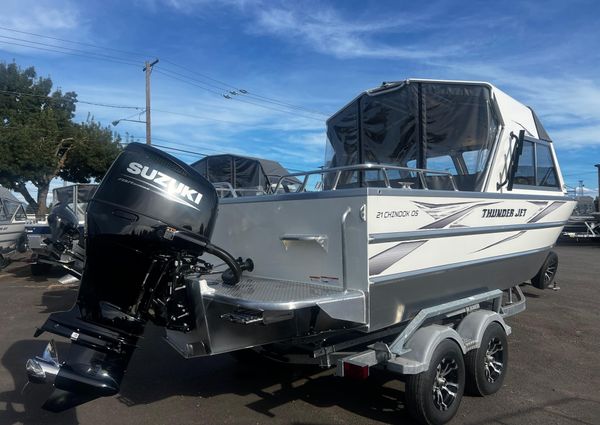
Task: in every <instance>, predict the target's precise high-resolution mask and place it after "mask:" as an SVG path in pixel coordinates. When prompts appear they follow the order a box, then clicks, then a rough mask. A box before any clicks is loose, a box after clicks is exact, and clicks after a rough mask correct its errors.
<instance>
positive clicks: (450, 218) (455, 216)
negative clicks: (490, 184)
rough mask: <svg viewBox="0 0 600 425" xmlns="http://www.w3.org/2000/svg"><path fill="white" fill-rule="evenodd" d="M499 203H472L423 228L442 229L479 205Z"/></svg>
mask: <svg viewBox="0 0 600 425" xmlns="http://www.w3.org/2000/svg"><path fill="white" fill-rule="evenodd" d="M497 203H498V202H482V203H479V204H475V205H471V206H470V207H467V208H464V209H462V210H460V211H457V212H455V213H454V214H450V215H449V216H448V217H445V218H442V219H440V220H436V221H434V222H433V223H430V224H428V225H427V226H423V227H421V229H441V228H443V227H446V226H447V225H449V224H451V223H452V222H454V221H456V220H458V219H460V218H462V217H464V216H465V215H467V214H468V213H470V212H471V211H473V209H475V208H477V207H483V206H486V205H492V204H497Z"/></svg>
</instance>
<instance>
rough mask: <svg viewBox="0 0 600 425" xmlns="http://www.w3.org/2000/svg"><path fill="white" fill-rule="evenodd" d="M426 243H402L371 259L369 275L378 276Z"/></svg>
mask: <svg viewBox="0 0 600 425" xmlns="http://www.w3.org/2000/svg"><path fill="white" fill-rule="evenodd" d="M425 242H427V241H426V240H424V241H414V242H402V243H399V244H398V245H394V246H393V247H391V248H389V249H386V250H385V251H383V252H380V253H379V254H377V255H375V256H373V257H371V258H369V275H371V276H372V275H377V274H380V273H382V272H383V271H385V270H386V269H388V268H389V267H390V266H392V265H393V264H396V263H397V262H398V261H400V260H401V259H402V258H404V257H406V256H407V255H408V254H410V253H411V252H413V251H414V250H415V249H417V248H418V247H420V246H421V245H423V244H424V243H425Z"/></svg>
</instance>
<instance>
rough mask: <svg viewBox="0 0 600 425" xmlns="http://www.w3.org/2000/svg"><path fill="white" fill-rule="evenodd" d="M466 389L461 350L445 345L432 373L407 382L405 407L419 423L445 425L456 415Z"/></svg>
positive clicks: (431, 365) (449, 343) (436, 354)
mask: <svg viewBox="0 0 600 425" xmlns="http://www.w3.org/2000/svg"><path fill="white" fill-rule="evenodd" d="M464 389H465V364H464V360H463V354H462V351H461V350H460V347H459V346H458V345H457V344H456V343H455V342H454V341H452V340H449V339H446V340H444V341H442V342H441V343H440V344H439V345H438V346H437V348H436V349H435V351H434V352H433V355H432V356H431V361H430V363H429V369H428V370H427V371H425V372H421V373H419V374H416V375H408V376H407V378H406V406H407V408H408V411H409V413H410V414H411V416H413V417H414V418H415V419H416V420H418V421H419V422H420V423H423V424H427V425H439V424H445V423H447V422H448V421H450V419H452V417H454V415H455V414H456V412H457V410H458V407H459V405H460V401H461V399H462V396H463V393H464Z"/></svg>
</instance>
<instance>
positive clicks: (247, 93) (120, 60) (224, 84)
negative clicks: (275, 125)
mask: <svg viewBox="0 0 600 425" xmlns="http://www.w3.org/2000/svg"><path fill="white" fill-rule="evenodd" d="M0 30H4V31H10V32H14V33H18V34H25V35H30V36H34V37H41V38H46V39H50V40H55V41H62V42H65V43H71V44H77V45H81V46H87V47H92V48H95V49H101V50H109V51H113V52H118V53H123V54H126V55H130V56H131V55H133V56H138V57H142V56H143V55H142V54H140V53H138V52H132V51H127V50H122V49H115V48H112V47H107V46H100V45H98V44H93V43H84V42H80V41H74V40H69V39H65V38H59V37H52V36H48V35H43V34H37V33H33V32H28V31H22V30H17V29H14V28H8V27H4V26H0ZM0 37H2V38H8V39H13V40H17V41H24V42H27V43H35V44H40V45H45V46H49V47H54V48H58V49H67V50H72V51H78V52H84V53H85V54H88V55H89V54H91V55H94V56H84V57H92V58H94V59H100V57H105V59H106V60H110V61H113V62H114V61H118V63H123V64H125V65H132V66H138V65H137V64H134V63H133V62H131V61H128V60H127V59H125V58H122V57H116V56H109V55H102V54H99V53H93V52H88V51H84V50H81V49H73V48H68V47H63V46H57V45H51V44H47V43H40V42H35V41H31V40H26V39H19V38H16V37H8V36H0ZM3 42H4V41H3ZM4 43H7V44H15V45H20V44H17V43H9V42H4ZM20 46H23V45H20ZM23 47H30V48H37V47H35V46H23ZM38 49H40V50H49V49H43V48H38ZM50 51H52V50H50ZM61 53H66V52H61ZM79 56H82V55H79ZM96 56H100V57H96ZM145 56H148V55H144V57H145ZM150 56H156V55H150ZM163 62H166V63H169V64H170V65H172V66H174V67H177V68H179V69H182V70H184V71H186V72H188V73H190V74H193V75H197V76H199V77H201V78H204V79H206V80H209V81H213V82H215V83H218V84H219V85H220V86H222V87H218V86H215V85H214V84H210V83H206V82H204V81H202V83H203V84H207V85H210V86H213V87H217V88H218V89H220V90H223V89H225V88H227V89H225V90H229V88H232V89H234V90H235V92H236V95H237V94H241V95H244V96H247V97H251V98H255V99H256V100H259V101H263V102H268V103H271V104H276V105H279V106H284V107H287V108H292V109H298V110H303V111H305V112H308V113H312V114H317V115H324V116H328V114H325V113H323V112H321V111H314V110H311V109H308V108H305V107H303V106H298V105H294V104H292V103H288V102H284V101H282V100H279V99H274V98H272V97H268V96H263V95H260V94H258V93H254V92H252V91H248V90H244V89H240V88H239V87H238V86H235V85H232V84H230V83H227V82H224V81H222V80H218V79H216V78H213V77H211V76H208V75H206V74H202V73H200V72H198V71H195V70H191V69H189V68H187V67H185V66H182V65H179V64H177V63H175V62H173V61H170V60H168V59H163ZM170 72H173V73H175V74H178V73H176V72H175V71H172V70H171V71H170ZM179 75H181V76H184V75H183V74H179ZM184 77H186V78H191V77H188V76H184ZM196 81H198V80H196ZM230 93H231V92H230ZM220 94H222V93H220Z"/></svg>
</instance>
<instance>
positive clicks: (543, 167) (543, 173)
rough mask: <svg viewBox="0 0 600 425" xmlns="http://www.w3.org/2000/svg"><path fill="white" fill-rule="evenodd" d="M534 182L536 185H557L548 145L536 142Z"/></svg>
mask: <svg viewBox="0 0 600 425" xmlns="http://www.w3.org/2000/svg"><path fill="white" fill-rule="evenodd" d="M536 158H537V161H536V182H537V185H538V186H545V187H558V176H557V173H556V167H555V166H554V160H553V159H552V152H551V151H550V146H547V145H543V144H541V143H537V144H536Z"/></svg>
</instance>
